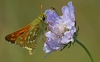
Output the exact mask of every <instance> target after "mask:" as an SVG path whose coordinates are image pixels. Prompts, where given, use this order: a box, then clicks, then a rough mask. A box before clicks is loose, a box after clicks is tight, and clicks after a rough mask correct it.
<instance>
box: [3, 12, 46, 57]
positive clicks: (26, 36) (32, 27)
mask: <svg viewBox="0 0 100 62" xmlns="http://www.w3.org/2000/svg"><path fill="white" fill-rule="evenodd" d="M45 19H46V15H45V14H40V15H39V16H38V17H37V18H36V19H35V20H34V21H33V22H31V23H30V24H28V25H26V26H25V27H23V28H21V29H19V30H17V31H15V32H13V33H11V34H8V35H7V36H5V39H6V41H8V42H10V43H12V44H17V45H20V46H21V47H24V48H26V49H28V50H29V54H30V55H32V51H35V50H36V48H37V44H38V42H39V41H41V38H42V35H43V34H44V33H45V31H46V27H47V24H46V21H45Z"/></svg>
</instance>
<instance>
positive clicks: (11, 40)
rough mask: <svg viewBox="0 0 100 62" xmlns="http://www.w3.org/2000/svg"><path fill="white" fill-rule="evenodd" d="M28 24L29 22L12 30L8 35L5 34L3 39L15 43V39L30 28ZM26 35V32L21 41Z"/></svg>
mask: <svg viewBox="0 0 100 62" xmlns="http://www.w3.org/2000/svg"><path fill="white" fill-rule="evenodd" d="M30 26H31V24H28V25H27V26H25V27H24V28H22V29H20V30H18V31H16V32H14V33H11V34H9V35H7V36H6V37H5V39H6V40H7V41H8V42H11V43H15V41H16V39H17V38H18V37H19V36H20V35H22V34H23V33H24V32H26V31H28V30H29V29H30ZM26 36H27V33H26V34H25V36H24V38H23V41H24V40H25V39H26Z"/></svg>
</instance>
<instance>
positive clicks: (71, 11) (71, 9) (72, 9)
mask: <svg viewBox="0 0 100 62" xmlns="http://www.w3.org/2000/svg"><path fill="white" fill-rule="evenodd" d="M68 8H69V10H70V16H71V18H72V20H73V21H75V16H74V6H73V5H72V2H69V3H68Z"/></svg>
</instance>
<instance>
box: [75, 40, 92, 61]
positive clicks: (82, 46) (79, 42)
mask: <svg viewBox="0 0 100 62" xmlns="http://www.w3.org/2000/svg"><path fill="white" fill-rule="evenodd" d="M74 39H75V41H76V42H77V43H78V44H79V45H80V46H81V47H83V48H84V50H85V51H86V52H87V54H88V55H89V57H90V59H91V62H94V61H93V58H92V56H91V54H90V52H89V51H88V49H87V48H86V47H85V46H84V45H83V44H82V43H81V42H80V41H78V40H77V39H76V38H74Z"/></svg>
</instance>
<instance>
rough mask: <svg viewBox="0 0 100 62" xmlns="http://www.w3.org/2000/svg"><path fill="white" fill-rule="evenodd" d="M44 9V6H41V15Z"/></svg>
mask: <svg viewBox="0 0 100 62" xmlns="http://www.w3.org/2000/svg"><path fill="white" fill-rule="evenodd" d="M42 8H43V5H41V14H42Z"/></svg>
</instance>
